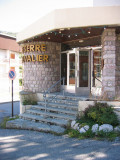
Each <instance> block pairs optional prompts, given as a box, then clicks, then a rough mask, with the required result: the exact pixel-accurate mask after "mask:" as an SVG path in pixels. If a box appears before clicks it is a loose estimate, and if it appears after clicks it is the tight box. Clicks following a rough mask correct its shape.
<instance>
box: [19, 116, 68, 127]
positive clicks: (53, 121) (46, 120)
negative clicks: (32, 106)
mask: <svg viewBox="0 0 120 160" xmlns="http://www.w3.org/2000/svg"><path fill="white" fill-rule="evenodd" d="M19 117H20V118H22V119H25V120H33V121H35V122H44V123H48V124H52V125H53V124H54V125H58V126H62V127H66V126H67V124H68V121H67V120H64V119H54V118H49V117H45V116H40V115H32V114H28V113H23V114H20V116H19Z"/></svg>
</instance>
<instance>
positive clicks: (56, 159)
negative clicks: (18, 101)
mask: <svg viewBox="0 0 120 160" xmlns="http://www.w3.org/2000/svg"><path fill="white" fill-rule="evenodd" d="M0 160H120V141H116V142H115V141H114V142H108V141H96V140H88V139H86V140H78V139H75V138H68V137H67V136H66V135H65V136H55V135H52V134H47V133H41V132H36V131H26V130H14V129H0Z"/></svg>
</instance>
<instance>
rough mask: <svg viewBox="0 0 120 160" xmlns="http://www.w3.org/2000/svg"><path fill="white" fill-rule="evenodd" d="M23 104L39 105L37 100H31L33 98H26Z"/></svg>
mask: <svg viewBox="0 0 120 160" xmlns="http://www.w3.org/2000/svg"><path fill="white" fill-rule="evenodd" d="M23 105H37V102H36V101H31V100H26V99H25V100H24V101H23Z"/></svg>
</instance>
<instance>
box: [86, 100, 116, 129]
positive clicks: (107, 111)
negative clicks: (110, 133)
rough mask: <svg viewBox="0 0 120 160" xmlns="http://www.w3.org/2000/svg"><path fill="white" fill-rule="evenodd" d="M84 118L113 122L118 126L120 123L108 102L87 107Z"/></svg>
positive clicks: (99, 122)
mask: <svg viewBox="0 0 120 160" xmlns="http://www.w3.org/2000/svg"><path fill="white" fill-rule="evenodd" d="M84 118H85V119H89V120H91V121H93V122H94V123H98V124H99V125H101V124H106V123H107V124H111V125H113V126H117V125H118V124H119V121H118V118H117V115H116V114H115V113H114V111H113V108H112V106H109V105H108V104H107V103H95V105H93V106H89V107H88V108H86V110H85V112H84Z"/></svg>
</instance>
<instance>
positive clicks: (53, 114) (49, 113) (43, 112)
mask: <svg viewBox="0 0 120 160" xmlns="http://www.w3.org/2000/svg"><path fill="white" fill-rule="evenodd" d="M26 113H29V114H35V115H43V116H48V117H52V118H59V119H67V120H75V119H76V116H71V115H66V114H60V113H59V114H56V113H51V112H46V113H45V111H38V110H34V109H29V110H27V111H26Z"/></svg>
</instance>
